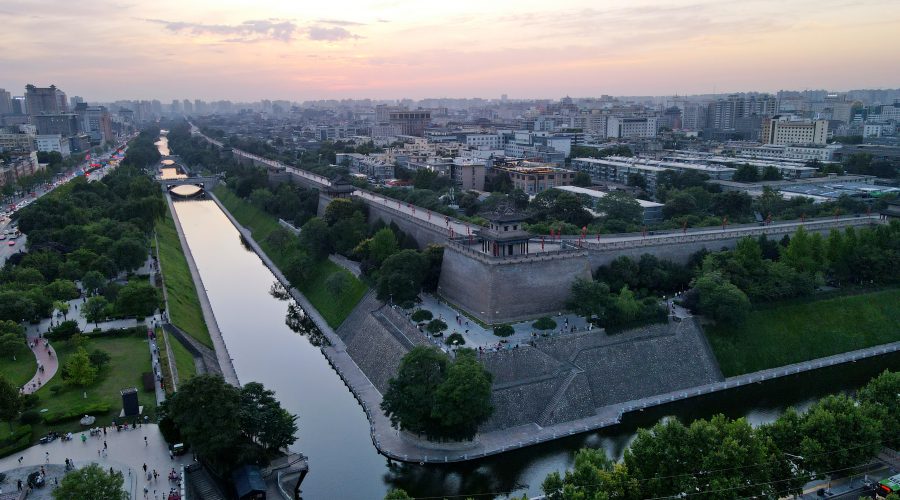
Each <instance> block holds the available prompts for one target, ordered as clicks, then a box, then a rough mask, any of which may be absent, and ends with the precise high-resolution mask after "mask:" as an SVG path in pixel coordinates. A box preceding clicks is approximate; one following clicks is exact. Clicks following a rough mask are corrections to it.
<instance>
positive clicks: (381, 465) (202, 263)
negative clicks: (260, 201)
mask: <svg viewBox="0 0 900 500" xmlns="http://www.w3.org/2000/svg"><path fill="white" fill-rule="evenodd" d="M175 210H176V212H177V213H178V217H179V219H180V220H181V224H182V226H183V228H184V231H185V236H186V238H187V242H188V246H189V247H190V250H191V252H192V254H193V257H194V259H195V261H196V263H197V266H198V268H199V271H200V275H201V277H202V279H203V283H204V284H205V286H206V290H207V293H208V295H209V299H210V302H211V304H212V308H213V311H214V313H215V316H216V320H217V322H218V324H219V327H220V329H221V331H222V335H223V337H224V340H225V342H226V344H227V345H228V349H229V351H230V354H231V356H232V357H233V359H234V365H235V369H236V370H237V374H238V377H239V378H240V381H241V383H247V382H250V381H257V382H261V383H263V384H264V385H265V386H266V387H267V388H269V389H272V390H274V391H275V392H276V396H277V397H278V399H279V400H280V401H281V403H282V405H283V406H284V407H285V408H286V409H287V410H288V411H290V412H292V413H294V414H296V415H298V417H299V418H298V425H299V431H298V434H297V437H298V439H297V442H296V443H295V444H294V445H293V446H292V447H291V448H292V450H294V451H298V452H301V453H303V454H305V455H307V456H308V457H309V464H310V473H309V475H308V476H307V478H306V480H305V482H304V484H303V492H304V498H308V499H333V498H334V499H337V498H340V499H345V498H346V499H357V498H358V499H378V498H382V497H383V496H384V494H385V492H386V491H387V490H388V489H390V488H394V487H397V488H403V489H405V490H406V491H407V492H408V493H410V494H411V495H414V496H444V495H446V496H454V495H471V494H484V493H490V492H493V493H496V494H497V496H499V497H502V496H505V495H506V494H510V493H515V494H518V495H521V494H522V493H527V494H528V495H529V496H534V495H538V494H540V485H541V482H542V481H543V479H544V477H545V476H546V475H547V474H548V473H550V472H552V471H563V470H565V469H566V468H567V467H570V466H571V465H572V461H573V455H574V453H575V451H577V450H578V449H579V448H581V447H584V446H589V447H594V448H603V449H605V450H606V451H607V453H608V454H609V455H610V456H612V457H616V458H619V457H621V456H622V453H623V452H624V450H625V448H626V447H627V445H628V444H629V443H630V442H631V440H632V439H633V438H634V436H635V432H636V429H637V428H639V427H646V426H650V425H653V424H654V423H656V422H658V421H660V420H661V419H663V418H666V417H670V416H675V417H677V418H680V419H682V420H683V421H685V422H687V421H690V420H692V419H695V418H702V417H709V416H711V415H714V414H716V413H724V414H726V415H728V416H731V417H746V418H747V419H748V420H749V421H750V422H751V423H753V424H761V423H765V422H769V421H772V420H773V419H775V418H777V416H778V415H779V414H780V413H781V412H783V411H784V410H785V409H786V408H787V407H789V406H795V407H797V408H801V409H802V408H806V407H808V406H809V405H810V404H812V403H813V402H814V401H815V400H816V399H818V398H819V397H821V396H823V395H825V394H829V393H832V392H836V391H850V390H853V389H855V388H856V387H859V386H860V385H861V384H863V383H865V382H866V381H867V380H868V379H869V378H870V377H872V376H874V375H876V374H877V373H879V372H880V371H882V370H884V369H885V368H892V369H897V368H900V355H890V356H884V357H881V358H874V359H872V360H868V361H866V362H859V363H851V364H847V365H842V366H838V367H832V368H829V369H825V370H819V371H815V372H811V373H806V374H802V375H798V376H792V377H788V378H784V379H780V380H777V381H771V382H767V383H764V384H757V385H753V386H749V387H744V388H740V389H736V390H732V391H728V392H723V393H717V394H714V395H709V396H706V397H702V398H697V399H693V400H689V401H684V402H679V403H675V404H671V405H668V406H664V407H659V408H656V409H653V410H648V411H645V412H640V413H635V414H630V415H626V417H625V419H624V421H623V423H622V424H621V425H619V426H616V427H613V428H609V429H604V430H601V431H598V432H592V433H586V434H582V435H578V436H573V437H570V438H567V439H562V440H558V441H555V442H553V443H548V444H544V445H539V446H534V447H530V448H525V449H522V450H518V451H514V452H509V453H505V454H502V455H499V456H495V457H492V458H487V459H483V460H479V461H476V462H467V463H463V464H455V465H447V466H439V465H429V466H420V465H417V464H397V463H393V464H392V465H389V464H388V462H387V460H386V459H385V458H384V457H382V456H380V455H379V454H378V453H377V452H376V450H375V447H374V446H373V444H372V441H371V439H370V436H369V426H368V421H367V420H366V418H365V415H364V413H363V411H362V409H361V408H360V407H359V405H358V404H357V402H356V400H355V399H354V398H353V396H352V395H351V394H350V392H349V390H348V389H347V388H346V387H345V386H344V384H343V382H342V381H341V380H340V378H339V377H338V375H337V374H336V373H335V372H334V371H333V370H332V369H331V367H330V366H329V365H328V363H327V362H326V360H325V357H324V356H323V355H322V353H321V352H320V351H319V348H318V347H317V345H318V343H319V342H320V341H321V337H319V336H317V335H316V332H315V331H314V328H312V327H310V326H309V325H308V322H306V321H304V320H303V317H302V315H303V313H302V311H300V310H298V309H297V308H296V305H295V304H293V303H292V302H291V301H285V300H282V299H279V298H277V296H278V295H279V294H277V293H272V287H273V284H274V283H275V277H274V275H273V274H272V273H271V272H270V271H269V270H268V268H266V267H265V265H264V264H263V263H262V261H261V260H260V259H259V257H258V256H257V255H256V254H255V253H253V252H252V251H250V250H249V249H248V248H247V247H246V245H244V244H243V243H242V241H241V237H240V234H239V233H238V232H237V230H236V229H235V228H234V226H233V225H232V224H231V222H230V221H229V220H228V219H227V218H226V216H225V215H224V214H223V213H222V211H221V210H220V209H219V208H218V206H217V205H216V204H215V203H213V202H212V201H209V200H203V201H184V202H177V203H175Z"/></svg>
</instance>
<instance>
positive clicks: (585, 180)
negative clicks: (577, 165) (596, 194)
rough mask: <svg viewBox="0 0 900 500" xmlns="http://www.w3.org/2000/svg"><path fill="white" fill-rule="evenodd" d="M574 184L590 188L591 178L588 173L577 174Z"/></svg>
mask: <svg viewBox="0 0 900 500" xmlns="http://www.w3.org/2000/svg"><path fill="white" fill-rule="evenodd" d="M572 184H573V185H575V186H579V187H590V186H591V176H590V175H588V173H587V172H576V173H575V178H574V179H573V180H572Z"/></svg>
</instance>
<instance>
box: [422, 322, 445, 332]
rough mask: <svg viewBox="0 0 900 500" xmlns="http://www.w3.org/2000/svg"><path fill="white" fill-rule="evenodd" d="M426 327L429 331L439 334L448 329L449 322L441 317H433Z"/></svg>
mask: <svg viewBox="0 0 900 500" xmlns="http://www.w3.org/2000/svg"><path fill="white" fill-rule="evenodd" d="M425 329H426V330H428V333H430V334H432V335H437V334H439V333H441V332H443V331H444V330H446V329H447V323H445V322H443V321H441V320H439V319H433V320H431V321H429V322H428V324H427V325H425Z"/></svg>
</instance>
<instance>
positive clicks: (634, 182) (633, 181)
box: [628, 173, 647, 190]
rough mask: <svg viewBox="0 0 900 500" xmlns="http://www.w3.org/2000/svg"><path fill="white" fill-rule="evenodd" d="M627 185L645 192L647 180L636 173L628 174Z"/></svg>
mask: <svg viewBox="0 0 900 500" xmlns="http://www.w3.org/2000/svg"><path fill="white" fill-rule="evenodd" d="M628 185H629V186H633V187H637V188H641V189H644V190H646V189H647V178H646V177H644V176H643V175H641V174H638V173H633V174H628Z"/></svg>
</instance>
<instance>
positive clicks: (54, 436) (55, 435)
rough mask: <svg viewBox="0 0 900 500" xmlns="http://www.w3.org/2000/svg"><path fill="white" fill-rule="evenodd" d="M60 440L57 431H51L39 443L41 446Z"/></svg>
mask: <svg viewBox="0 0 900 500" xmlns="http://www.w3.org/2000/svg"><path fill="white" fill-rule="evenodd" d="M57 438H59V433H58V432H55V431H50V432H49V433H47V435H46V436H44V437H42V438H41V439H40V440H39V441H38V442H39V443H41V444H47V443H52V442H53V441H56V440H57Z"/></svg>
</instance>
